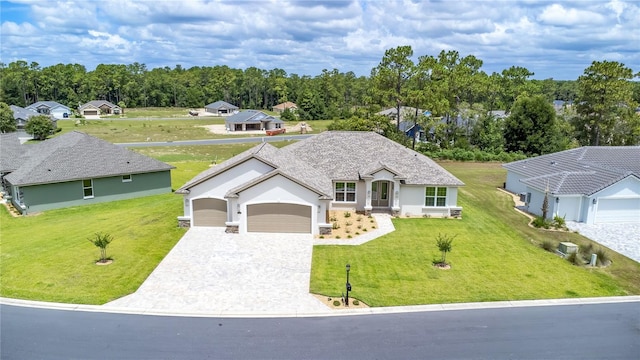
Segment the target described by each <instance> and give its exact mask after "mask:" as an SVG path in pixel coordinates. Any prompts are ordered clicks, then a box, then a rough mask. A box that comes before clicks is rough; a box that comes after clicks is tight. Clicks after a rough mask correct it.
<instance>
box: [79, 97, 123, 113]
mask: <svg viewBox="0 0 640 360" xmlns="http://www.w3.org/2000/svg"><path fill="white" fill-rule="evenodd" d="M78 112H79V113H80V115H82V116H99V115H119V114H120V113H121V112H122V109H121V108H120V106H118V105H115V104H112V103H110V102H108V101H106V100H92V101H89V102H88V103H86V104H83V105H80V107H79V108H78Z"/></svg>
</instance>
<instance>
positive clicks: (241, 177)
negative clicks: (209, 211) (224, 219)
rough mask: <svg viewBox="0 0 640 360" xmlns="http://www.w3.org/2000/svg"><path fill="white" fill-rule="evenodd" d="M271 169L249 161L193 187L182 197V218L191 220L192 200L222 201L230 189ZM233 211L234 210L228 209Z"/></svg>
mask: <svg viewBox="0 0 640 360" xmlns="http://www.w3.org/2000/svg"><path fill="white" fill-rule="evenodd" d="M272 170H273V168H272V167H271V166H269V165H267V164H265V163H263V162H261V161H258V160H256V159H249V160H247V161H245V162H243V163H241V164H238V165H236V166H234V167H232V168H230V169H227V170H226V171H224V172H222V173H220V174H218V175H216V176H214V177H213V178H211V179H208V180H206V181H204V182H202V183H200V184H198V185H196V186H194V187H192V188H191V189H190V191H189V194H186V195H184V199H185V201H184V204H183V206H184V216H185V217H187V218H191V216H192V214H191V209H192V208H193V206H191V203H192V202H193V200H194V199H200V198H215V199H223V200H224V195H225V194H226V193H227V192H228V191H229V190H230V189H232V188H234V187H237V186H238V185H240V184H244V183H246V182H248V181H250V180H252V179H255V178H257V177H259V176H261V175H263V174H266V173H268V172H270V171H272ZM230 203H231V202H230ZM231 210H235V209H234V208H232V209H230V211H231Z"/></svg>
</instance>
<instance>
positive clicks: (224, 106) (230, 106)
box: [205, 100, 238, 110]
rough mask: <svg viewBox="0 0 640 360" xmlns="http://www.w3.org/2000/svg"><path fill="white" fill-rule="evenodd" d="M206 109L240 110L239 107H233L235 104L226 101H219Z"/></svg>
mask: <svg viewBox="0 0 640 360" xmlns="http://www.w3.org/2000/svg"><path fill="white" fill-rule="evenodd" d="M205 109H216V110H217V109H231V110H236V109H238V107H237V106H235V105H233V104H229V103H228V102H226V101H222V100H219V101H216V102H213V103H211V104H209V105H206V106H205Z"/></svg>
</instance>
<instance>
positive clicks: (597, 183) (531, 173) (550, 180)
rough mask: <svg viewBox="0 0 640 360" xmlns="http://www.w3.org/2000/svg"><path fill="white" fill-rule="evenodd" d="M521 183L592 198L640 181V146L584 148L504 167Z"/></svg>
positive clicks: (561, 193)
mask: <svg viewBox="0 0 640 360" xmlns="http://www.w3.org/2000/svg"><path fill="white" fill-rule="evenodd" d="M503 167H504V168H505V169H507V170H509V171H513V172H515V173H517V174H520V175H521V176H523V180H522V182H523V183H525V184H527V185H529V186H531V187H533V188H535V189H538V190H540V191H545V190H546V189H547V186H548V189H549V191H550V192H551V193H552V194H557V195H576V194H582V195H592V194H594V193H596V192H598V191H600V190H602V189H604V188H606V187H608V186H610V185H612V184H615V183H616V182H618V181H620V180H622V179H624V178H626V177H628V176H635V177H637V178H640V146H585V147H581V148H577V149H571V150H565V151H561V152H557V153H553V154H547V155H543V156H538V157H535V158H531V159H525V160H520V161H515V162H511V163H508V164H504V165H503Z"/></svg>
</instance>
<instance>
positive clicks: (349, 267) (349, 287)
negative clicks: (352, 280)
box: [344, 264, 351, 306]
mask: <svg viewBox="0 0 640 360" xmlns="http://www.w3.org/2000/svg"><path fill="white" fill-rule="evenodd" d="M349 270H351V265H349V264H347V297H346V298H345V300H344V305H345V306H349V291H351V284H349Z"/></svg>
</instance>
